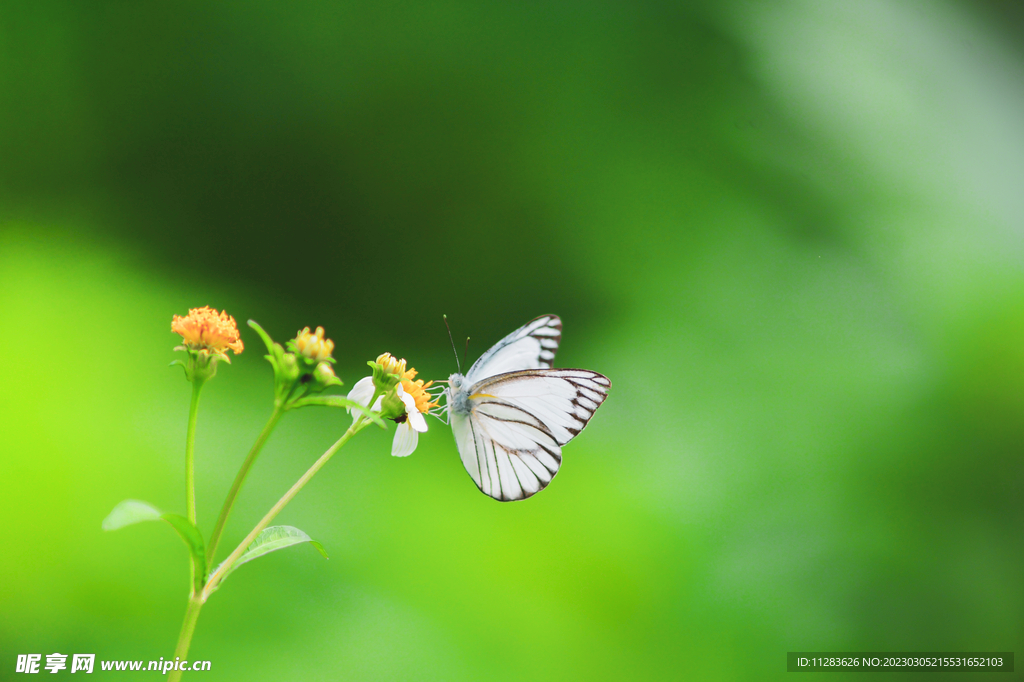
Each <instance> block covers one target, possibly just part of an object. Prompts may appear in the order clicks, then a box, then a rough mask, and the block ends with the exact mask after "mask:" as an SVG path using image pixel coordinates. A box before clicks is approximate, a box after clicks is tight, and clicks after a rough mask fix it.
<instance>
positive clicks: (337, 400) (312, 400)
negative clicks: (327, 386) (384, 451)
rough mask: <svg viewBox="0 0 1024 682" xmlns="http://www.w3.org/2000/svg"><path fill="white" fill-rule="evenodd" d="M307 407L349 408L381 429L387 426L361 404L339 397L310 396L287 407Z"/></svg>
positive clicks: (378, 416)
mask: <svg viewBox="0 0 1024 682" xmlns="http://www.w3.org/2000/svg"><path fill="white" fill-rule="evenodd" d="M307 405H322V406H324V407H351V408H352V409H353V410H358V411H359V412H362V413H363V414H365V415H366V416H367V417H369V418H370V419H371V420H373V421H374V422H375V423H377V424H378V425H380V426H382V427H386V426H387V425H386V424H385V423H384V420H383V419H381V418H380V415H379V414H377V413H376V412H374V411H373V410H371V409H370V408H368V407H366V406H365V405H363V404H362V403H357V402H356V401H354V400H349V399H348V398H342V397H341V396H340V395H312V396H309V397H307V398H301V399H299V400H296V401H295V402H293V403H292V404H291V405H289V407H290V408H291V407H306V406H307Z"/></svg>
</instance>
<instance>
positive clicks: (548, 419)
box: [452, 369, 611, 501]
mask: <svg viewBox="0 0 1024 682" xmlns="http://www.w3.org/2000/svg"><path fill="white" fill-rule="evenodd" d="M610 386H611V382H610V381H608V379H607V377H605V376H603V375H601V374H598V373H597V372H591V371H589V370H579V369H557V370H555V369H548V370H523V371H519V372H508V373H505V374H499V375H498V376H495V377H490V378H488V379H484V380H483V381H480V382H478V383H477V384H474V385H473V386H472V387H471V389H470V397H469V403H470V416H469V417H468V418H466V417H464V416H462V415H454V414H453V420H452V428H453V429H454V430H455V434H456V436H455V437H456V441H457V445H458V447H459V452H460V454H462V458H463V464H464V465H465V466H466V470H467V471H468V472H469V474H470V476H471V477H472V478H473V480H474V481H475V482H476V484H477V486H478V487H479V488H480V490H482V491H483V492H484V493H486V494H487V495H490V496H491V497H493V498H495V499H498V500H504V501H509V500H521V499H525V498H527V497H529V496H531V495H533V494H534V493H536V492H539V491H540V490H543V489H544V487H546V486H547V484H548V483H550V482H551V479H552V478H554V476H555V474H556V473H558V468H559V466H561V463H562V446H563V445H565V444H566V443H568V442H569V441H570V440H572V439H573V438H575V437H576V435H577V434H579V432H580V431H582V430H583V428H584V427H585V426H586V425H587V422H588V421H589V420H590V418H591V417H592V416H593V415H594V412H595V411H596V410H597V408H598V406H599V405H600V404H601V403H602V402H603V401H604V399H605V397H606V396H607V391H608V388H610ZM456 422H459V423H458V424H456ZM460 434H461V435H460Z"/></svg>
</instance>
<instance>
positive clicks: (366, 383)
mask: <svg viewBox="0 0 1024 682" xmlns="http://www.w3.org/2000/svg"><path fill="white" fill-rule="evenodd" d="M347 397H348V399H349V400H351V401H352V402H354V403H359V404H360V405H364V406H365V405H367V404H368V403H369V402H370V398H372V397H373V377H363V378H362V379H360V380H359V381H357V382H356V385H355V386H353V387H352V390H351V391H349V392H348V396H347ZM345 409H347V410H348V412H349V414H352V408H351V407H347V408H345Z"/></svg>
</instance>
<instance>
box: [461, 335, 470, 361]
mask: <svg viewBox="0 0 1024 682" xmlns="http://www.w3.org/2000/svg"><path fill="white" fill-rule="evenodd" d="M462 357H463V358H465V359H466V364H467V365H468V364H469V337H468V336H467V337H466V352H465V353H463V355H462Z"/></svg>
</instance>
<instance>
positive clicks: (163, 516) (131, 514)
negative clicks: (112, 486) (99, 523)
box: [103, 500, 206, 576]
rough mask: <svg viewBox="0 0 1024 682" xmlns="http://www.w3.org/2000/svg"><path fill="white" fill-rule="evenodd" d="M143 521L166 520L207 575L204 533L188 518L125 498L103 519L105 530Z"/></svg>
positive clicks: (200, 570)
mask: <svg viewBox="0 0 1024 682" xmlns="http://www.w3.org/2000/svg"><path fill="white" fill-rule="evenodd" d="M143 521H166V522H167V523H169V524H170V526H171V528H173V529H174V530H175V531H177V533H178V535H179V536H181V539H182V540H184V541H185V546H186V547H188V551H189V552H190V553H191V554H192V559H193V560H194V561H195V562H196V565H197V568H198V570H197V571H196V573H197V574H198V575H199V576H205V575H206V546H205V543H204V542H203V534H202V533H200V532H199V529H198V528H196V527H195V525H193V524H192V522H190V521H189V520H188V519H186V518H185V517H184V516H180V515H178V514H171V513H169V512H161V511H160V510H159V509H157V508H156V507H154V506H153V505H151V504H148V503H146V502H142V501H141V500H124V501H123V502H121V503H119V504H118V505H117V506H116V507H114V509H113V511H111V512H110V513H109V514H107V518H105V519H103V530H117V529H118V528H124V527H125V526H130V525H132V524H133V523H141V522H143Z"/></svg>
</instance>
